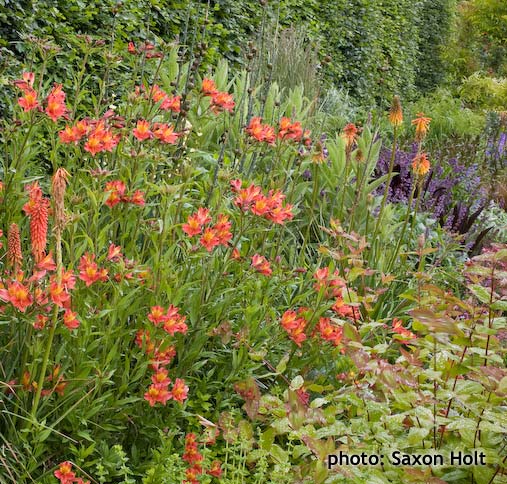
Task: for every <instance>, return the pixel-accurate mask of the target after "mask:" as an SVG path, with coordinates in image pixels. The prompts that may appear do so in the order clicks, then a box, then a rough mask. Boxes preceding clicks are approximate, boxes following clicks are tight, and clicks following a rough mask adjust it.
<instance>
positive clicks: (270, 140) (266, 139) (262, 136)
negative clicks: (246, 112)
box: [245, 116, 276, 145]
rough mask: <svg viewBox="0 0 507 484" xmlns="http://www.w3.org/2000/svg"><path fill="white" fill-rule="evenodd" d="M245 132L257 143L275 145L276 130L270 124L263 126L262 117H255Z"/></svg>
mask: <svg viewBox="0 0 507 484" xmlns="http://www.w3.org/2000/svg"><path fill="white" fill-rule="evenodd" d="M245 132H246V133H247V134H248V135H249V136H250V137H252V138H253V139H255V140H256V141H259V142H261V143H262V142H263V143H267V144H270V145H273V144H275V140H276V134H275V128H273V126H270V125H269V124H263V123H262V118H261V117H260V116H254V117H253V118H252V119H251V120H250V123H249V124H248V126H247V127H246V128H245Z"/></svg>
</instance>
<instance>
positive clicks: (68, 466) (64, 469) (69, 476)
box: [54, 461, 90, 484]
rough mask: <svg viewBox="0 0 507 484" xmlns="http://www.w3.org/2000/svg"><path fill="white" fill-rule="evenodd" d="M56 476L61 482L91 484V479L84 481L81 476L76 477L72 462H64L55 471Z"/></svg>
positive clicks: (63, 483)
mask: <svg viewBox="0 0 507 484" xmlns="http://www.w3.org/2000/svg"><path fill="white" fill-rule="evenodd" d="M54 476H55V477H56V478H57V479H58V480H59V481H60V484H90V481H84V480H83V479H82V478H81V477H76V474H75V472H73V471H72V463H71V462H69V461H65V462H62V463H61V464H60V465H59V466H58V469H57V470H56V471H55V472H54Z"/></svg>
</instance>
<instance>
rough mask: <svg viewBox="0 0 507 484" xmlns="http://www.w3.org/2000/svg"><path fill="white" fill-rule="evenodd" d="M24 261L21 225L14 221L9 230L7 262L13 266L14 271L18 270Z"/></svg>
mask: <svg viewBox="0 0 507 484" xmlns="http://www.w3.org/2000/svg"><path fill="white" fill-rule="evenodd" d="M22 262H23V253H22V252H21V237H20V235H19V227H18V225H17V224H16V223H12V224H11V226H10V227H9V231H8V232H7V264H8V265H9V266H11V267H12V268H13V270H14V273H16V272H18V270H19V268H20V267H21V263H22Z"/></svg>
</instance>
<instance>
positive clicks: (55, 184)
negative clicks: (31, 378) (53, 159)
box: [30, 168, 69, 422]
mask: <svg viewBox="0 0 507 484" xmlns="http://www.w3.org/2000/svg"><path fill="white" fill-rule="evenodd" d="M68 177H69V173H68V172H67V171H66V170H65V169H64V168H58V169H57V170H56V173H55V174H54V176H53V181H52V185H51V191H52V195H53V200H54V207H53V210H54V215H53V220H54V229H53V230H54V234H55V254H56V282H57V284H58V285H61V283H62V273H63V262H62V233H63V229H64V227H65V220H66V218H65V203H64V198H65V189H66V187H67V180H68ZM58 309H59V308H58V306H57V305H56V304H55V306H54V308H53V315H52V318H51V327H50V328H49V335H48V341H47V344H46V350H45V352H44V357H43V359H42V368H41V370H40V374H39V381H38V384H37V390H36V393H35V397H34V400H33V405H32V411H31V413H30V417H31V422H34V421H35V417H36V415H37V409H38V407H39V402H40V397H41V394H42V387H43V385H44V378H45V376H46V370H47V367H48V362H49V356H50V354H51V347H52V345H53V339H54V336H55V330H56V324H57V322H58Z"/></svg>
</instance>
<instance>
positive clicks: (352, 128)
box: [342, 123, 359, 150]
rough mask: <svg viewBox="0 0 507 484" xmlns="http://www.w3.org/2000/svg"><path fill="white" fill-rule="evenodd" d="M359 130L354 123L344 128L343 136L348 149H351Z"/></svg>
mask: <svg viewBox="0 0 507 484" xmlns="http://www.w3.org/2000/svg"><path fill="white" fill-rule="evenodd" d="M358 132H359V130H358V129H357V126H356V125H355V124H354V123H349V124H347V125H346V126H345V127H344V128H343V132H342V137H343V139H344V140H345V144H346V147H347V149H349V150H350V148H352V146H353V145H354V143H355V141H356V138H357V133H358Z"/></svg>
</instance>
